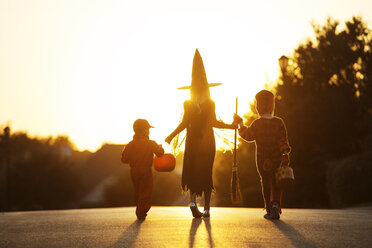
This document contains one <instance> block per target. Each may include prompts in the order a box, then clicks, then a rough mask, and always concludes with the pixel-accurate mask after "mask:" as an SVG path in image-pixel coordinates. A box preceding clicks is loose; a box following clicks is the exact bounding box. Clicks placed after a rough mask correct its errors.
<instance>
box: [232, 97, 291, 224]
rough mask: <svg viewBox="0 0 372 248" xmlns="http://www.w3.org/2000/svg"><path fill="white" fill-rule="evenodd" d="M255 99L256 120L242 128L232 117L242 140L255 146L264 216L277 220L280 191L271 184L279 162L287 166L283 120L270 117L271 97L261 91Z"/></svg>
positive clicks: (273, 183) (273, 182)
mask: <svg viewBox="0 0 372 248" xmlns="http://www.w3.org/2000/svg"><path fill="white" fill-rule="evenodd" d="M255 98H256V110H257V112H258V114H259V116H260V118H258V119H256V120H254V121H253V122H252V124H251V125H250V126H249V127H246V126H244V125H243V119H242V118H241V117H239V116H238V115H235V116H234V120H235V121H236V122H238V123H239V124H240V128H239V135H240V136H241V137H242V138H243V139H245V140H246V141H255V143H256V165H257V171H258V173H259V175H260V177H261V186H262V194H263V198H264V202H265V208H266V212H267V213H266V214H265V216H264V217H265V218H271V219H279V218H280V214H281V198H282V190H281V189H280V188H279V187H278V185H276V183H275V171H276V169H278V168H279V166H280V164H281V163H282V164H284V165H288V164H289V152H290V151H291V147H290V146H289V143H288V137H287V130H286V127H285V124H284V122H283V120H282V119H280V118H278V117H276V116H273V112H274V94H273V93H272V92H270V91H268V90H261V91H260V92H258V93H257V94H256V97H255Z"/></svg>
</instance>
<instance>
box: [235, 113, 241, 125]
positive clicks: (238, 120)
mask: <svg viewBox="0 0 372 248" xmlns="http://www.w3.org/2000/svg"><path fill="white" fill-rule="evenodd" d="M233 123H236V124H239V125H243V119H242V118H241V117H240V116H239V115H237V114H234V122H233Z"/></svg>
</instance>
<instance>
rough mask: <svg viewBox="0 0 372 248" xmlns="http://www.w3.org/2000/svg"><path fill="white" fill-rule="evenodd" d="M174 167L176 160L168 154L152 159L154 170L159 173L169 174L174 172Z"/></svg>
mask: <svg viewBox="0 0 372 248" xmlns="http://www.w3.org/2000/svg"><path fill="white" fill-rule="evenodd" d="M174 167H176V158H175V157H174V156H173V155H172V154H170V153H165V154H164V155H163V156H161V157H155V158H154V168H155V170H157V171H159V172H169V171H172V170H174Z"/></svg>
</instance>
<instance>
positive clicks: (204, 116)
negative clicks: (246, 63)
mask: <svg viewBox="0 0 372 248" xmlns="http://www.w3.org/2000/svg"><path fill="white" fill-rule="evenodd" d="M217 85H220V84H219V83H215V84H208V81H207V76H206V73H205V69H204V64H203V60H202V58H201V56H200V54H199V51H198V49H196V51H195V55H194V60H193V68H192V81H191V86H185V87H181V88H178V89H190V93H191V97H190V98H191V99H190V100H187V101H185V102H184V104H183V107H184V114H183V119H182V122H181V123H180V124H179V126H178V127H177V128H176V129H175V130H174V131H173V132H172V133H171V134H170V135H169V136H168V137H167V138H166V139H165V141H166V142H167V143H170V142H171V141H172V139H173V138H174V137H175V136H176V135H177V134H178V133H180V132H181V131H183V130H184V129H186V143H185V152H184V159H183V170H182V189H183V190H184V191H188V190H190V209H191V211H192V215H193V216H194V217H195V218H200V217H202V216H203V217H209V216H210V213H209V210H210V200H211V193H212V190H213V180H212V169H213V162H214V156H215V152H216V144H215V139H214V132H213V128H214V127H216V128H228V129H234V128H237V127H238V125H237V123H233V124H225V123H223V122H222V121H218V120H217V119H216V113H215V104H214V102H213V101H212V99H211V98H210V93H209V87H213V86H217ZM203 193H204V202H205V204H204V212H203V213H201V212H200V211H199V209H198V207H197V205H196V197H197V196H202V194H203Z"/></svg>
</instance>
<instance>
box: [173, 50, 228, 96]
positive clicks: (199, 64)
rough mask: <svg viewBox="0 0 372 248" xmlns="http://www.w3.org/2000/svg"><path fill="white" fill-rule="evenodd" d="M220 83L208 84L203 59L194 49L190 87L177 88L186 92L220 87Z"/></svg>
mask: <svg viewBox="0 0 372 248" xmlns="http://www.w3.org/2000/svg"><path fill="white" fill-rule="evenodd" d="M221 84H222V83H211V84H209V83H208V80H207V74H206V73H205V69H204V64H203V59H202V57H201V56H200V53H199V50H198V49H197V48H196V50H195V55H194V61H193V63H192V76H191V85H189V86H183V87H179V88H177V89H179V90H187V89H191V88H199V89H202V88H207V87H214V86H218V85H221Z"/></svg>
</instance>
